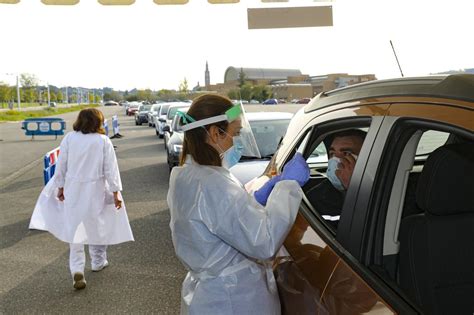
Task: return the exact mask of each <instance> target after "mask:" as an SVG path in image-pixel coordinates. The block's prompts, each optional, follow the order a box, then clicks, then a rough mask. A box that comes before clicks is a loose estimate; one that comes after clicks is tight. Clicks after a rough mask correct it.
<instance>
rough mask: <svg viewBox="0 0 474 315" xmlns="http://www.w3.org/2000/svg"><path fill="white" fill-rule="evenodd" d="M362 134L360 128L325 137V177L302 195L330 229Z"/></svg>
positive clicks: (338, 212) (335, 217)
mask: <svg viewBox="0 0 474 315" xmlns="http://www.w3.org/2000/svg"><path fill="white" fill-rule="evenodd" d="M366 134H367V133H366V132H365V131H363V130H360V129H349V130H343V131H340V132H337V133H334V134H331V135H330V136H328V137H326V140H325V142H327V143H329V150H328V152H329V154H328V158H329V161H328V169H327V172H326V176H327V178H326V179H324V180H323V181H322V182H321V183H319V184H318V185H316V186H314V187H313V188H311V189H309V190H308V191H307V192H306V195H307V197H308V199H309V201H310V202H311V204H312V205H313V206H314V208H315V209H316V210H317V211H318V212H319V213H320V214H321V216H322V217H323V219H325V220H326V221H328V222H329V224H330V225H331V226H332V227H334V228H337V224H338V223H339V218H340V215H341V211H342V206H343V203H344V198H345V196H346V191H347V188H348V187H349V183H350V180H351V177H352V172H353V171H354V167H355V164H356V161H357V157H358V156H359V153H360V150H361V148H362V144H363V143H364V139H365V136H366Z"/></svg>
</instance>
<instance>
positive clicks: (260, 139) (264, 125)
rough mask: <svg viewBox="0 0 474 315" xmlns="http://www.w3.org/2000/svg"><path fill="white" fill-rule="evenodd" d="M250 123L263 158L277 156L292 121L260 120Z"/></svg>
mask: <svg viewBox="0 0 474 315" xmlns="http://www.w3.org/2000/svg"><path fill="white" fill-rule="evenodd" d="M249 123H250V127H251V128H252V131H253V134H254V136H255V141H257V146H258V149H259V150H260V155H261V156H262V158H269V157H272V156H273V154H275V151H276V150H277V148H278V144H279V143H280V140H281V138H282V137H283V136H284V135H285V133H286V129H287V128H288V124H289V123H290V120H289V119H279V120H259V121H250V122H249ZM247 159H248V157H247Z"/></svg>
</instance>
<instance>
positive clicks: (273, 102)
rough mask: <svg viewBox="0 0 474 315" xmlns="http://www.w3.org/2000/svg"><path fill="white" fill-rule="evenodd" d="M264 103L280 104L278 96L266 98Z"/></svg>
mask: <svg viewBox="0 0 474 315" xmlns="http://www.w3.org/2000/svg"><path fill="white" fill-rule="evenodd" d="M262 104H263V105H276V104H278V100H277V99H276V98H269V99H267V100H265V101H264V102H263V103H262Z"/></svg>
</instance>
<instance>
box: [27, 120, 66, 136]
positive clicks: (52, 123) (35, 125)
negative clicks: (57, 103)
mask: <svg viewBox="0 0 474 315" xmlns="http://www.w3.org/2000/svg"><path fill="white" fill-rule="evenodd" d="M21 129H24V130H25V135H26V136H31V138H32V139H34V137H35V136H56V139H57V138H58V136H61V135H64V130H65V129H66V122H65V121H64V119H62V118H27V119H25V120H24V121H22V123H21Z"/></svg>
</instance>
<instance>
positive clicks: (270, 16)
mask: <svg viewBox="0 0 474 315" xmlns="http://www.w3.org/2000/svg"><path fill="white" fill-rule="evenodd" d="M247 19H248V28H249V29H268V28H293V27H321V26H333V19H332V6H311V7H287V8H249V9H247Z"/></svg>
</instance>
